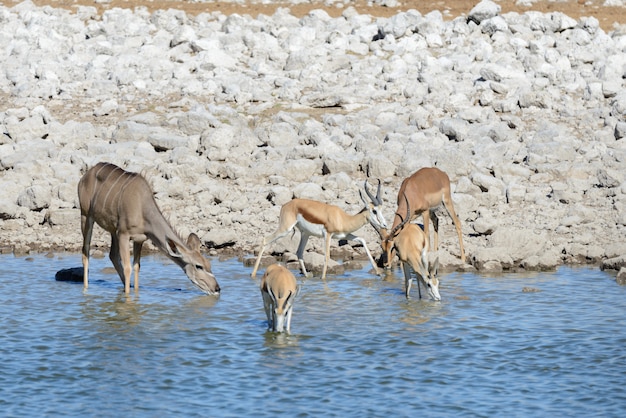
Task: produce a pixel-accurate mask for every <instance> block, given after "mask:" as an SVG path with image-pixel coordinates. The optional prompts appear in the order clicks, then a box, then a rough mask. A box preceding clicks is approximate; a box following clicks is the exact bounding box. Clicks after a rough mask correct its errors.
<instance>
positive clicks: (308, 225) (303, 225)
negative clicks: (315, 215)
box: [296, 215, 324, 237]
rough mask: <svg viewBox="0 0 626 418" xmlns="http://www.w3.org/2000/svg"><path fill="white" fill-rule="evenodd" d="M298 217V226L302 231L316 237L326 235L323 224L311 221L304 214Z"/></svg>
mask: <svg viewBox="0 0 626 418" xmlns="http://www.w3.org/2000/svg"><path fill="white" fill-rule="evenodd" d="M296 219H297V220H298V223H296V227H297V228H298V229H299V230H300V232H301V233H304V234H307V235H312V236H314V237H323V236H324V225H323V224H314V223H312V222H309V221H307V220H306V219H304V217H302V215H298V216H297V217H296Z"/></svg>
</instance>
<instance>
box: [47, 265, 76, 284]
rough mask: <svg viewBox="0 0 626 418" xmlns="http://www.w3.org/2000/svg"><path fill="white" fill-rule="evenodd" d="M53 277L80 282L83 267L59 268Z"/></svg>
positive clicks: (62, 280) (63, 280)
mask: <svg viewBox="0 0 626 418" xmlns="http://www.w3.org/2000/svg"><path fill="white" fill-rule="evenodd" d="M54 278H55V279H56V280H57V281H59V282H82V281H83V268H82V267H72V268H69V269H63V270H59V271H57V274H56V275H55V276H54Z"/></svg>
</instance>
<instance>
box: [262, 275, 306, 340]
mask: <svg viewBox="0 0 626 418" xmlns="http://www.w3.org/2000/svg"><path fill="white" fill-rule="evenodd" d="M298 293H300V287H299V286H298V285H297V283H296V278H295V277H294V276H293V274H292V273H291V272H290V271H289V270H287V268H285V267H283V266H281V265H280V264H272V265H271V266H269V267H268V268H267V269H266V270H265V274H264V275H263V278H262V279H261V295H262V296H263V307H264V308H265V315H266V316H267V326H268V328H269V329H270V330H272V331H276V332H283V329H285V330H286V331H287V333H289V332H290V329H291V314H292V312H293V302H294V300H295V298H296V296H298Z"/></svg>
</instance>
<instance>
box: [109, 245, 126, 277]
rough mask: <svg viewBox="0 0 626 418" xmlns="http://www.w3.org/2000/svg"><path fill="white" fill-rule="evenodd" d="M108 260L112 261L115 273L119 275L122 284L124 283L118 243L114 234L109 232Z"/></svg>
mask: <svg viewBox="0 0 626 418" xmlns="http://www.w3.org/2000/svg"><path fill="white" fill-rule="evenodd" d="M109 260H111V263H113V267H115V271H117V275H118V276H120V280H121V281H122V284H124V285H126V281H125V280H124V266H123V265H122V259H121V258H120V243H119V239H118V238H117V236H116V235H115V234H111V250H110V251H109Z"/></svg>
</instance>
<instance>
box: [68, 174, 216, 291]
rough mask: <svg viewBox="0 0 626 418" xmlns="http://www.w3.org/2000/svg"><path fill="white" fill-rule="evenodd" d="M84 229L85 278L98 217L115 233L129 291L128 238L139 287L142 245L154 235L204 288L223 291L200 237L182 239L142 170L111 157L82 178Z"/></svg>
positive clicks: (118, 264)
mask: <svg viewBox="0 0 626 418" xmlns="http://www.w3.org/2000/svg"><path fill="white" fill-rule="evenodd" d="M78 200H79V202H80V213H81V229H82V233H83V269H84V273H83V280H84V286H85V289H87V287H88V285H89V246H90V243H91V234H92V232H93V225H94V222H95V223H97V224H98V225H100V226H101V227H102V228H103V229H104V230H106V231H107V232H109V233H110V234H111V250H110V253H109V258H110V259H111V261H112V262H113V266H115V270H116V271H117V273H118V274H119V276H120V279H121V280H122V283H124V291H125V292H126V293H129V292H130V276H131V264H130V241H131V240H132V241H133V269H134V273H135V290H137V289H138V288H139V268H140V258H141V247H142V245H143V243H144V241H145V240H146V239H150V240H151V241H152V242H153V243H154V244H155V245H156V247H157V248H158V249H159V250H161V251H162V252H163V253H165V255H167V256H168V257H169V258H170V259H171V260H172V261H174V262H175V263H176V264H178V266H180V268H182V269H183V271H184V272H185V274H186V275H187V277H189V279H190V280H191V282H192V283H193V284H195V285H196V286H197V287H198V288H200V290H202V291H203V292H205V293H208V294H210V295H213V294H219V293H220V287H219V285H218V284H217V281H216V280H215V276H214V275H213V273H211V263H210V262H209V260H207V259H206V258H204V257H203V256H202V253H200V247H201V242H200V239H199V238H198V236H197V235H196V234H193V233H192V234H190V235H189V237H188V238H187V242H186V243H185V242H183V241H182V239H181V238H180V237H179V236H178V234H177V233H176V232H174V230H173V229H172V227H171V226H170V224H169V223H168V222H167V220H166V219H165V217H164V216H163V214H162V213H161V211H160V210H159V208H158V206H157V204H156V201H155V200H154V196H153V192H152V189H151V188H150V186H149V185H148V182H147V181H146V180H145V178H144V177H143V176H141V175H140V174H138V173H130V172H128V171H124V170H123V169H121V168H120V167H118V166H116V165H113V164H109V163H98V164H96V165H95V166H94V167H92V168H91V169H89V170H88V171H87V172H86V173H85V174H84V175H83V177H82V178H81V179H80V181H79V182H78Z"/></svg>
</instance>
